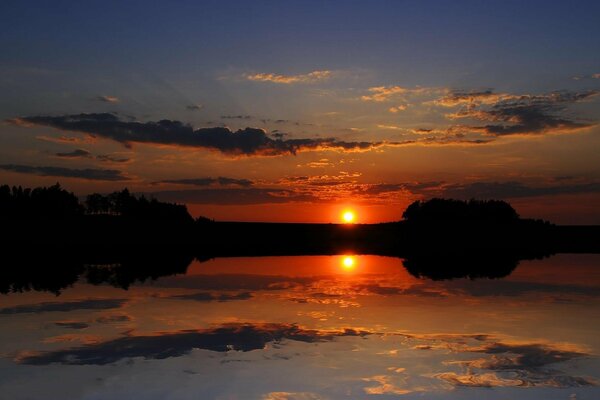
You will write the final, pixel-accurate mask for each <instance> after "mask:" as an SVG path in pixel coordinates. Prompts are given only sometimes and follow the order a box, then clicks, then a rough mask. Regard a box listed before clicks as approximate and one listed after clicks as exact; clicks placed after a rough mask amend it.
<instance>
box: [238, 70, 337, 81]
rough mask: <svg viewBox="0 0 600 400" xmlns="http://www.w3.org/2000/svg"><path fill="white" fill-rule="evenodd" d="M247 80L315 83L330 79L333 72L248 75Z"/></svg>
mask: <svg viewBox="0 0 600 400" xmlns="http://www.w3.org/2000/svg"><path fill="white" fill-rule="evenodd" d="M245 76H246V79H248V80H251V81H256V82H273V83H281V84H292V83H315V82H319V81H324V80H327V79H330V78H331V77H332V76H333V72H332V71H326V70H325V71H313V72H309V73H308V74H302V75H278V74H272V73H260V74H246V75H245Z"/></svg>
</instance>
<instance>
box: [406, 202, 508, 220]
mask: <svg viewBox="0 0 600 400" xmlns="http://www.w3.org/2000/svg"><path fill="white" fill-rule="evenodd" d="M402 218H403V219H404V220H406V221H409V222H436V221H473V222H477V221H487V222H490V221H494V222H513V221H517V220H518V219H519V214H517V212H516V211H515V209H514V208H512V206H511V205H510V204H508V203H507V202H505V201H501V200H469V201H462V200H453V199H438V198H435V199H431V200H427V201H415V202H413V203H412V204H411V205H409V206H408V207H407V208H406V210H405V211H404V213H403V214H402Z"/></svg>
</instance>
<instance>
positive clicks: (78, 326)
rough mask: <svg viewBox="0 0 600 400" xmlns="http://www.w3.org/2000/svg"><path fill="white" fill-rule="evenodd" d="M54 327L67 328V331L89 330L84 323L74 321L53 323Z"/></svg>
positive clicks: (87, 325)
mask: <svg viewBox="0 0 600 400" xmlns="http://www.w3.org/2000/svg"><path fill="white" fill-rule="evenodd" d="M54 325H55V326H58V327H59V328H68V329H85V328H89V326H90V325H89V324H87V323H85V322H74V321H64V322H55V323H54Z"/></svg>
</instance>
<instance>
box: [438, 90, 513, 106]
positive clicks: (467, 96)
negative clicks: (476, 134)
mask: <svg viewBox="0 0 600 400" xmlns="http://www.w3.org/2000/svg"><path fill="white" fill-rule="evenodd" d="M519 97H520V96H517V95H512V94H507V93H494V91H493V90H492V89H486V90H481V91H460V90H457V91H452V92H449V93H448V94H446V95H445V96H443V97H441V98H439V99H437V100H434V101H433V102H432V103H433V104H435V105H437V106H442V107H456V106H460V105H473V104H495V103H498V102H499V101H507V100H512V99H516V98H519Z"/></svg>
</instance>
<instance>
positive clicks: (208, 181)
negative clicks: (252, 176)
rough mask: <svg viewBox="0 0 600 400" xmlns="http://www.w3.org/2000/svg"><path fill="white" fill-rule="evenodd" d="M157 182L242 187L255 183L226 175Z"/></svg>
mask: <svg viewBox="0 0 600 400" xmlns="http://www.w3.org/2000/svg"><path fill="white" fill-rule="evenodd" d="M157 183H175V184H178V185H193V186H212V185H221V186H229V185H236V186H242V187H249V186H252V185H253V184H254V182H252V181H251V180H249V179H236V178H227V177H224V176H219V177H218V178H212V177H205V178H191V179H168V180H164V181H160V182H157Z"/></svg>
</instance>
